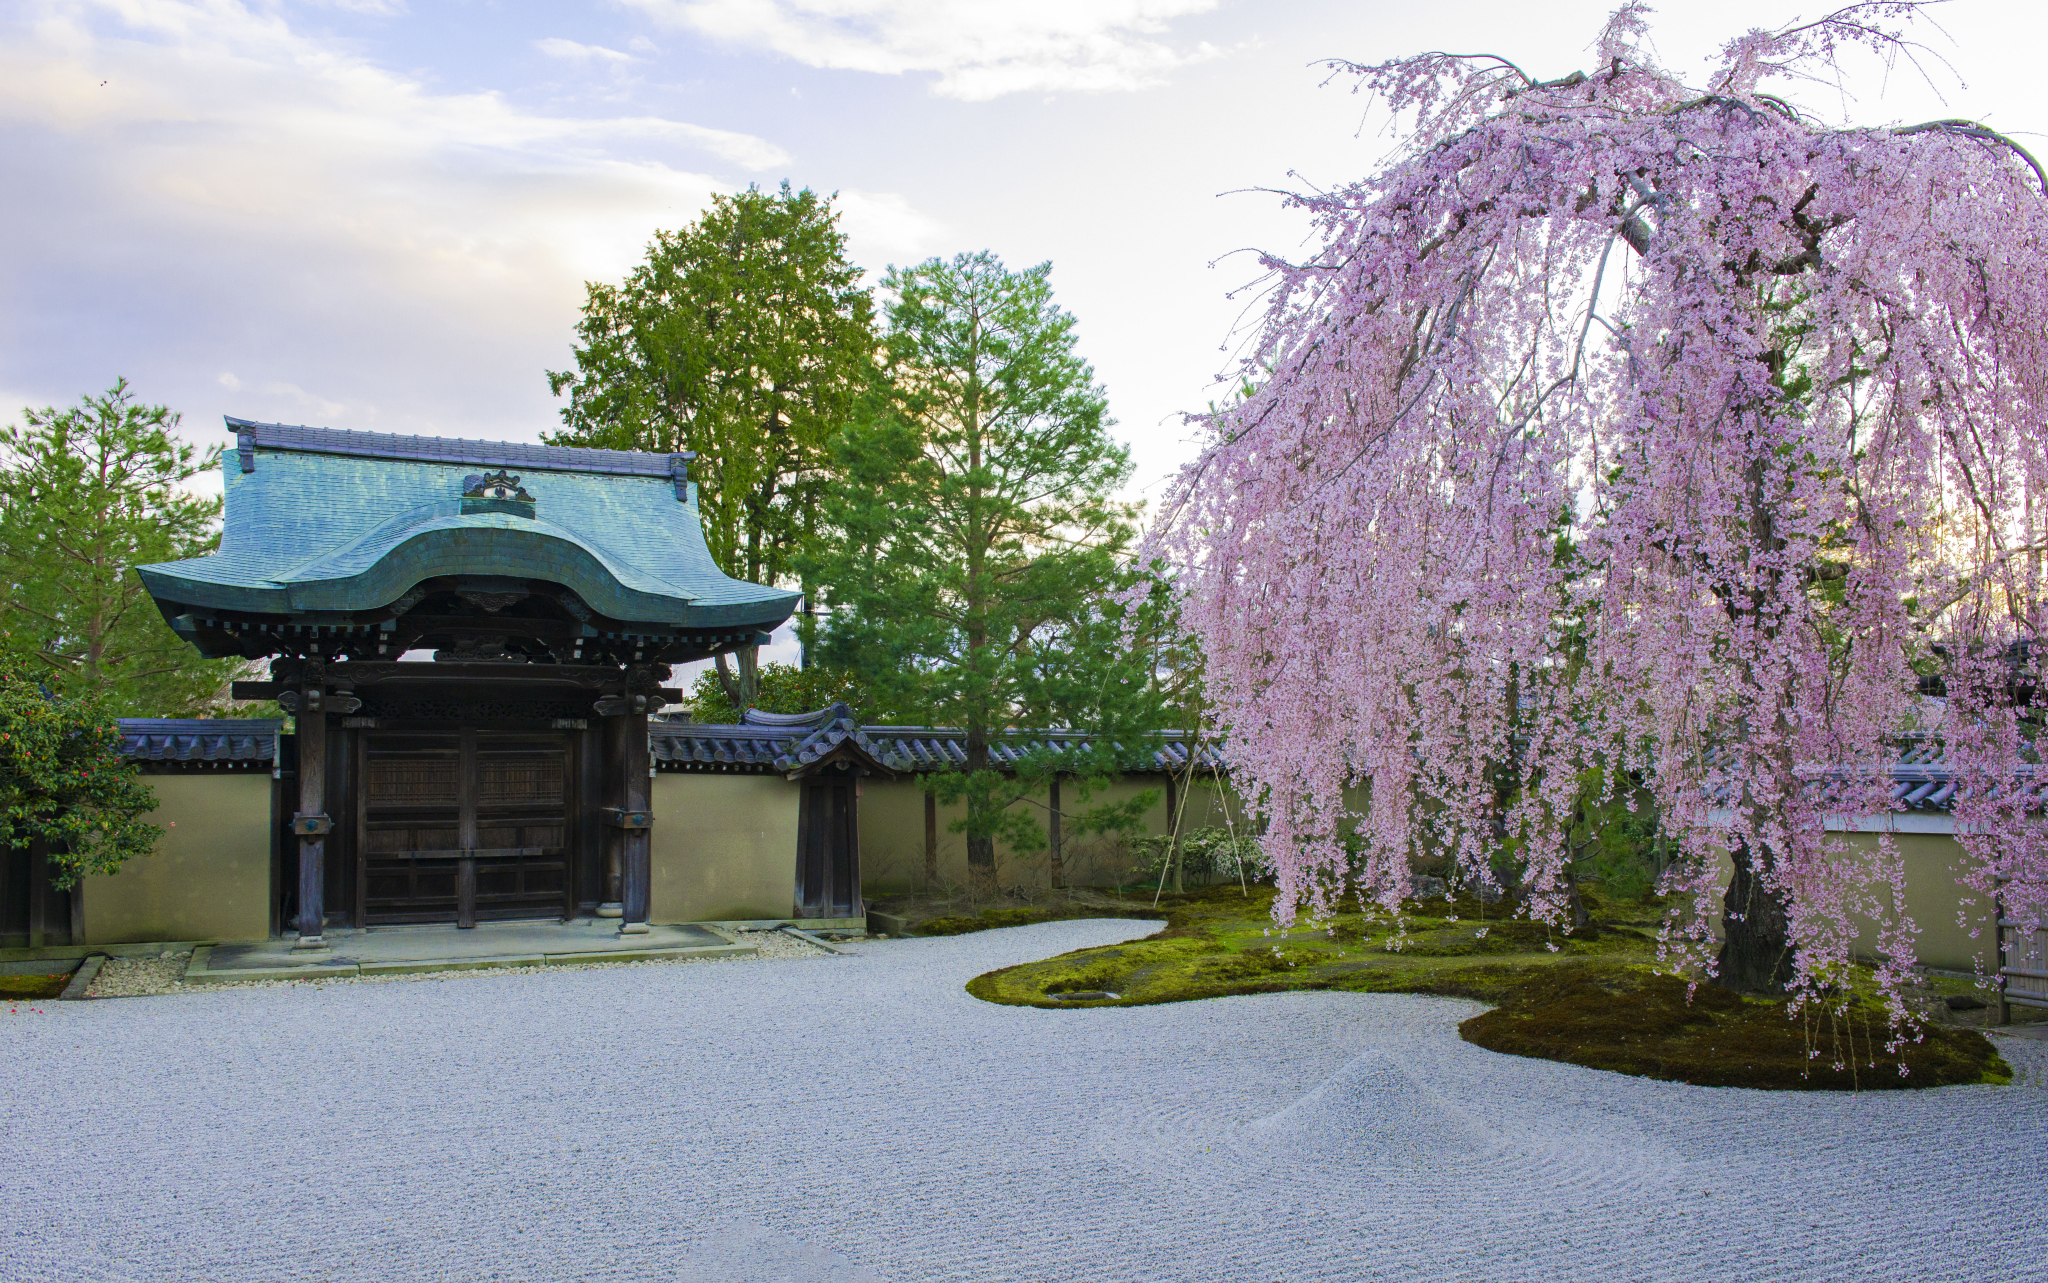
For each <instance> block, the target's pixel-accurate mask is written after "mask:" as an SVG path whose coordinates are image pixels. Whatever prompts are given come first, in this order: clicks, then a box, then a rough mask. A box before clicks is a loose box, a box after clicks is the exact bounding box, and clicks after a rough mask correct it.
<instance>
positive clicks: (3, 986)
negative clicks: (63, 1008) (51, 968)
mask: <svg viewBox="0 0 2048 1283" xmlns="http://www.w3.org/2000/svg"><path fill="white" fill-rule="evenodd" d="M70 983H71V977H70V976H68V975H63V976H0V1002H24V1001H27V1000H29V999H33V998H54V997H56V996H57V995H58V994H60V993H63V992H64V986H65V985H68V984H70Z"/></svg>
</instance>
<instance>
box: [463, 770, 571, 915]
mask: <svg viewBox="0 0 2048 1283" xmlns="http://www.w3.org/2000/svg"><path fill="white" fill-rule="evenodd" d="M569 779H570V776H569V750H568V746H567V743H566V741H564V740H563V739H562V738H561V737H559V736H550V737H547V738H536V737H532V736H520V735H485V736H482V737H480V738H479V739H478V741H477V748H476V845H477V847H478V848H479V849H480V850H485V851H495V852H499V853H500V854H496V855H490V856H480V857H479V858H478V860H477V863H476V916H477V918H478V920H480V921H488V920H490V919H493V918H500V919H503V918H537V917H548V916H567V915H568V914H569V913H570V912H571V911H572V910H571V906H570V904H569V899H570V886H569V833H570V828H571V819H572V816H571V808H572V791H571V789H570V786H569ZM513 852H517V854H512V853H513Z"/></svg>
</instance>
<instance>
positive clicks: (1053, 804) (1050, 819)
mask: <svg viewBox="0 0 2048 1283" xmlns="http://www.w3.org/2000/svg"><path fill="white" fill-rule="evenodd" d="M1045 801H1046V807H1045V827H1046V836H1047V837H1048V838H1050V839H1051V840H1052V889H1053V890H1055V891H1057V890H1059V889H1060V885H1061V883H1062V881H1063V880H1064V878H1065V873H1066V869H1065V866H1064V863H1063V859H1062V857H1063V856H1064V854H1065V853H1064V852H1063V851H1062V850H1061V849H1060V773H1059V772H1058V771H1054V772H1053V773H1052V783H1050V784H1048V785H1047V786H1046V799H1045Z"/></svg>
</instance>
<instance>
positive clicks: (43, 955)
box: [0, 940, 220, 976]
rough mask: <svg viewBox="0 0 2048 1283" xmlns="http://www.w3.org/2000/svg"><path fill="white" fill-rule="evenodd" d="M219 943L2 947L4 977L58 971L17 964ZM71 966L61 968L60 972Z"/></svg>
mask: <svg viewBox="0 0 2048 1283" xmlns="http://www.w3.org/2000/svg"><path fill="white" fill-rule="evenodd" d="M218 943H220V942H219V941H217V940H144V941H137V942H132V943H128V944H52V945H43V946H40V947H38V948H34V949H0V976H32V975H46V974H47V975H55V974H56V971H51V972H38V971H17V970H14V969H13V964H15V963H23V962H68V963H70V964H72V966H76V965H77V964H78V963H80V962H82V961H84V960H85V959H86V958H88V957H91V956H92V955H93V954H95V953H104V954H106V955H107V956H108V957H110V958H154V957H156V956H157V955H159V954H161V953H163V952H164V951H165V950H167V949H168V950H169V951H171V952H172V953H187V952H190V951H191V950H193V949H197V948H198V947H199V946H200V945H204V944H218ZM70 969H71V968H70V967H59V968H57V970H58V971H69V970H70Z"/></svg>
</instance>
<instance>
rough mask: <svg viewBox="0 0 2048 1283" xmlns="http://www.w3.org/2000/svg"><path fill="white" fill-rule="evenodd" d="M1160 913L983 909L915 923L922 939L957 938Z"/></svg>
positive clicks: (1067, 908)
mask: <svg viewBox="0 0 2048 1283" xmlns="http://www.w3.org/2000/svg"><path fill="white" fill-rule="evenodd" d="M1160 912H1161V911H1160V910H1154V909H1144V908H1138V909H1132V910H1130V911H1128V912H1123V911H1119V910H1115V909H1104V908H1098V907H1094V906H1086V907H1081V906H1070V905H1059V906H1056V907H1035V908H1022V909H983V910H982V911H981V912H980V913H977V914H975V915H974V916H972V917H967V916H965V915H961V916H956V917H949V918H928V919H926V920H925V921H923V922H920V923H918V924H917V926H916V928H915V934H917V935H921V936H958V935H966V934H967V933H968V932H970V931H988V930H990V929H992V928H995V927H1028V926H1033V925H1035V924H1037V923H1040V922H1066V921H1069V920H1072V919H1075V918H1156V917H1158V916H1159V914H1160Z"/></svg>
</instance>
